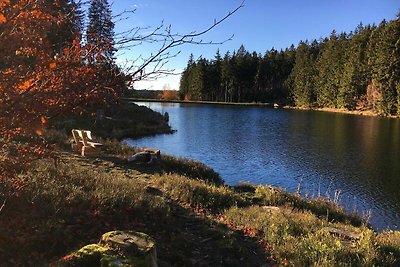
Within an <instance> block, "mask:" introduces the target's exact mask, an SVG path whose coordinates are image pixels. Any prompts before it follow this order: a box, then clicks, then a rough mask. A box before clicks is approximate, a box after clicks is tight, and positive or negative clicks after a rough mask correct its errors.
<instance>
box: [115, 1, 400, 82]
mask: <svg viewBox="0 0 400 267" xmlns="http://www.w3.org/2000/svg"><path fill="white" fill-rule="evenodd" d="M240 3H241V1H238V0H213V1H211V0H202V1H199V0H197V1H196V0H195V1H184V0H168V1H166V0H147V1H146V0H115V1H114V2H113V3H112V8H113V13H114V14H117V13H120V12H121V11H122V10H126V9H133V8H135V9H136V11H135V13H134V14H131V15H130V18H129V19H128V20H124V21H121V22H118V23H117V24H116V28H115V31H116V32H121V31H123V30H124V29H127V28H130V27H132V26H142V27H147V26H149V27H153V28H154V27H157V26H158V25H160V23H161V22H162V21H164V24H165V25H171V27H172V31H173V32H178V33H189V32H192V31H201V30H203V29H205V28H207V27H208V26H210V25H211V24H212V23H213V22H214V19H219V18H221V17H223V16H225V15H226V14H227V13H228V12H229V11H231V10H233V9H235V8H236V7H237V6H239V5H240ZM244 5H245V6H244V7H243V8H242V9H240V10H239V11H238V12H237V13H236V14H234V15H233V16H231V17H230V18H229V19H228V20H226V21H224V23H223V24H221V25H219V26H218V27H217V28H216V29H214V30H213V31H212V32H210V33H208V34H206V35H204V36H203V37H202V39H203V40H204V41H215V42H219V41H223V40H226V39H227V38H229V37H230V36H231V35H232V34H234V37H233V40H231V41H228V42H226V43H224V44H222V45H207V46H205V45H201V46H198V45H184V46H182V47H180V49H179V50H180V51H181V53H180V55H179V56H177V57H176V58H174V59H172V60H170V62H169V63H168V66H169V67H170V68H173V69H176V70H177V72H179V71H182V69H183V68H184V67H185V66H186V63H187V60H188V58H189V54H190V53H193V54H194V56H195V58H198V57H199V56H203V57H206V58H212V57H213V56H214V55H215V52H216V51H217V49H219V50H220V51H221V54H224V53H225V52H226V51H228V50H229V51H231V52H232V51H233V50H237V49H238V48H239V46H240V45H241V44H243V45H244V46H245V48H246V49H247V50H248V51H251V52H252V51H256V52H258V53H264V52H265V51H266V50H268V49H271V48H272V47H274V48H276V49H281V48H282V49H284V48H286V47H288V46H290V45H291V44H294V45H295V46H297V44H298V43H299V41H300V40H306V39H308V40H312V39H320V38H322V37H326V36H329V34H330V33H331V32H332V30H336V31H337V32H343V31H345V32H350V31H352V30H354V29H355V27H356V26H357V25H358V24H359V23H360V22H362V23H363V24H372V23H376V24H379V23H380V22H381V21H382V20H383V19H386V20H391V19H394V18H395V17H396V14H397V13H398V12H399V11H400V1H399V0H303V1H295V0H279V1H272V0H247V1H245V3H244ZM155 49H156V47H155V46H154V45H147V44H143V45H140V46H137V47H135V48H133V49H132V50H131V51H124V52H123V53H121V54H120V55H119V59H118V60H119V61H123V60H124V59H125V58H127V59H132V58H135V56H137V55H139V54H142V55H148V54H149V53H151V51H154V50H155ZM176 51H177V50H175V52H176ZM167 84H168V85H169V87H170V88H172V89H178V87H179V75H176V76H170V77H165V78H162V79H158V80H157V81H151V82H141V83H138V84H136V87H137V89H146V88H147V89H163V86H164V85H167Z"/></svg>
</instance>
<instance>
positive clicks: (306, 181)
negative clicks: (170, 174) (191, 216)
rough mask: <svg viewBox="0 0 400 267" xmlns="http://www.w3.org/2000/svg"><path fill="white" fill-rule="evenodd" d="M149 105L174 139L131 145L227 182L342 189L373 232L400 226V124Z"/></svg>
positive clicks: (263, 111) (312, 189)
mask: <svg viewBox="0 0 400 267" xmlns="http://www.w3.org/2000/svg"><path fill="white" fill-rule="evenodd" d="M165 104H166V103H162V104H160V103H146V105H147V106H149V107H150V108H152V109H155V110H157V111H160V112H162V113H164V112H168V113H169V115H170V123H171V125H172V127H173V128H174V129H177V130H178V131H177V132H176V133H175V134H173V135H160V136H156V137H149V138H142V139H139V140H130V141H129V143H130V144H132V145H135V146H139V147H140V146H142V147H144V146H153V147H158V148H160V149H161V150H162V151H163V152H166V153H170V154H175V155H180V156H185V157H189V158H193V159H196V160H199V161H202V162H204V163H205V164H207V165H209V166H211V167H213V168H214V169H215V170H216V171H217V172H219V173H220V174H221V176H222V178H223V179H224V180H225V181H226V182H227V183H228V184H235V183H238V182H239V181H250V182H253V183H257V184H272V185H274V186H280V187H284V188H287V189H288V190H290V191H294V190H296V188H297V187H298V185H299V184H301V187H302V189H303V192H307V193H308V194H310V195H313V194H314V195H317V194H319V193H321V194H330V195H333V192H334V191H335V190H341V192H342V199H341V201H342V203H343V204H345V205H346V206H347V208H348V209H349V210H353V209H358V210H364V211H365V210H371V212H372V215H373V217H372V221H371V223H372V224H373V225H374V226H375V227H376V228H378V229H384V228H386V227H387V226H390V228H392V229H395V228H397V227H398V225H397V224H398V222H400V215H399V214H400V194H399V193H400V165H399V162H400V153H399V151H400V141H399V138H400V136H399V134H400V122H399V120H393V119H384V118H372V117H359V116H350V115H341V114H331V113H323V112H309V111H294V110H276V109H268V108H260V107H232V106H218V105H198V104H197V105H191V104H171V103H168V105H165Z"/></svg>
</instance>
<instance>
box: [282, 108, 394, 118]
mask: <svg viewBox="0 0 400 267" xmlns="http://www.w3.org/2000/svg"><path fill="white" fill-rule="evenodd" d="M283 108H284V109H295V110H312V111H321V112H331V113H337V114H348V115H359V116H368V117H381V118H389V119H399V118H400V116H399V115H390V116H383V115H380V114H378V113H375V112H373V111H372V110H347V109H341V108H326V107H325V108H306V107H292V106H284V107H283Z"/></svg>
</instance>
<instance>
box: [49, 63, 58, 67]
mask: <svg viewBox="0 0 400 267" xmlns="http://www.w3.org/2000/svg"><path fill="white" fill-rule="evenodd" d="M56 67H57V64H56V63H55V62H51V63H50V64H49V68H50V69H55V68H56Z"/></svg>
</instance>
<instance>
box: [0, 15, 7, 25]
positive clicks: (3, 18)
mask: <svg viewBox="0 0 400 267" xmlns="http://www.w3.org/2000/svg"><path fill="white" fill-rule="evenodd" d="M5 22H7V19H6V17H5V16H4V15H3V14H1V13H0V24H1V23H5Z"/></svg>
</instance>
